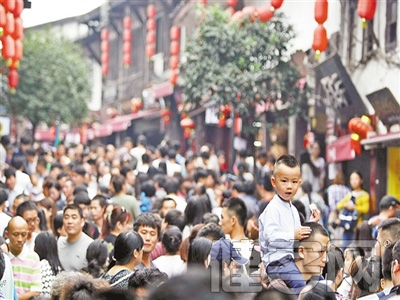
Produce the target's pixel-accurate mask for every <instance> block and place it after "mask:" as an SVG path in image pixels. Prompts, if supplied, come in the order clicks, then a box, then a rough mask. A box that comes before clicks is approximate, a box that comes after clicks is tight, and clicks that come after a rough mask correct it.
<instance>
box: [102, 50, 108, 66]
mask: <svg viewBox="0 0 400 300" xmlns="http://www.w3.org/2000/svg"><path fill="white" fill-rule="evenodd" d="M109 61H110V55H109V54H108V52H103V53H102V54H101V63H102V64H107V63H108V62H109Z"/></svg>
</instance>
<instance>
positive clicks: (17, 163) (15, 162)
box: [11, 155, 25, 170]
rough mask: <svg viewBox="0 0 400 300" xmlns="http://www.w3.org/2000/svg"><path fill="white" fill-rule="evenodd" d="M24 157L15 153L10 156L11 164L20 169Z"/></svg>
mask: <svg viewBox="0 0 400 300" xmlns="http://www.w3.org/2000/svg"><path fill="white" fill-rule="evenodd" d="M24 162H25V158H24V157H23V156H20V155H17V156H13V157H12V158H11V165H12V166H13V167H14V168H15V169H17V170H20V169H21V168H22V167H23V166H24Z"/></svg>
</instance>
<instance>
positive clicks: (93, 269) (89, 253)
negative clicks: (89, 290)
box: [82, 240, 108, 278]
mask: <svg viewBox="0 0 400 300" xmlns="http://www.w3.org/2000/svg"><path fill="white" fill-rule="evenodd" d="M86 260H87V262H88V264H87V266H86V267H85V268H83V269H82V271H84V272H86V273H88V274H90V275H92V276H93V277H94V278H99V277H100V276H101V275H103V273H104V268H105V267H106V265H107V262H108V245H107V242H106V241H104V240H94V241H93V242H92V243H91V244H90V245H89V247H88V248H87V250H86Z"/></svg>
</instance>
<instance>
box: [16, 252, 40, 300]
mask: <svg viewBox="0 0 400 300" xmlns="http://www.w3.org/2000/svg"><path fill="white" fill-rule="evenodd" d="M8 257H9V258H10V261H11V265H12V270H13V273H14V285H15V289H16V291H17V294H25V293H28V292H42V277H41V273H40V259H39V255H37V254H36V252H33V251H30V250H29V249H28V248H27V247H26V246H24V248H23V249H22V252H21V253H20V254H19V255H18V256H14V255H13V254H12V253H11V252H9V253H8Z"/></svg>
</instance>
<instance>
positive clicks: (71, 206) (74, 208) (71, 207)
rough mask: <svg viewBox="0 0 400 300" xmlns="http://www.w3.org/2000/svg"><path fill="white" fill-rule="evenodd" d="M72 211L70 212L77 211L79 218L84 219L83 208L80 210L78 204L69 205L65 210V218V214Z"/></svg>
mask: <svg viewBox="0 0 400 300" xmlns="http://www.w3.org/2000/svg"><path fill="white" fill-rule="evenodd" d="M68 209H70V210H77V211H78V213H79V216H80V217H81V219H82V218H83V211H82V208H80V207H79V206H78V205H76V204H68V205H67V206H66V207H65V208H64V210H63V216H64V215H65V212H66V211H67V210H68Z"/></svg>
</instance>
